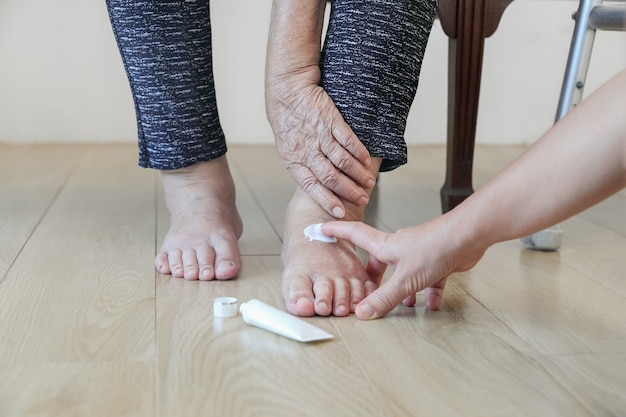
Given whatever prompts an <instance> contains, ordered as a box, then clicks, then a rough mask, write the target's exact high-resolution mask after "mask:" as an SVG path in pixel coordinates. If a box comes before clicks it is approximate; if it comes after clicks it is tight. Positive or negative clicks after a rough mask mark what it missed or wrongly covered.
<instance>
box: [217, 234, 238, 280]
mask: <svg viewBox="0 0 626 417" xmlns="http://www.w3.org/2000/svg"><path fill="white" fill-rule="evenodd" d="M214 250H215V278H217V279H231V278H234V277H236V276H237V274H238V273H239V269H240V263H239V248H238V246H237V239H236V238H235V237H234V236H229V237H227V238H224V239H221V240H220V241H218V242H216V244H215V246H214Z"/></svg>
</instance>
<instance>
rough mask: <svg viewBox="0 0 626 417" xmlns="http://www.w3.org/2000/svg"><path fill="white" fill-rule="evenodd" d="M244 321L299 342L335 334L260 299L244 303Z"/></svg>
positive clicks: (242, 307)
mask: <svg viewBox="0 0 626 417" xmlns="http://www.w3.org/2000/svg"><path fill="white" fill-rule="evenodd" d="M239 311H240V312H241V315H242V317H243V321H245V322H246V323H248V324H251V325H253V326H256V327H260V328H262V329H265V330H269V331H270V332H273V333H276V334H279V335H281V336H285V337H288V338H290V339H293V340H297V341H298V342H313V341H316V340H325V339H332V338H333V335H332V334H330V333H327V332H325V331H324V330H322V329H320V328H319V327H315V326H313V325H312V324H309V323H307V322H306V321H303V320H300V319H299V318H297V317H295V316H292V315H291V314H288V313H285V312H284V311H281V310H278V309H277V308H274V307H272V306H270V305H268V304H265V303H264V302H262V301H259V300H254V299H253V300H250V301H248V302H247V303H242V304H241V306H240V307H239Z"/></svg>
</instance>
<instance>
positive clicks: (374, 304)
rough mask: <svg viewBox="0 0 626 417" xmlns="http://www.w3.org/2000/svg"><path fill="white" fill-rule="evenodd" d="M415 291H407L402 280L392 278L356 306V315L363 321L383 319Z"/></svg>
mask: <svg viewBox="0 0 626 417" xmlns="http://www.w3.org/2000/svg"><path fill="white" fill-rule="evenodd" d="M414 293H415V291H413V290H412V289H407V287H406V285H403V283H402V279H400V278H396V279H394V277H393V276H392V277H391V278H390V279H389V281H387V282H386V283H384V284H383V285H382V286H381V287H380V288H379V289H377V290H376V291H374V292H373V293H371V294H370V295H369V296H367V297H366V298H365V300H363V301H361V302H360V303H359V305H357V306H356V309H355V314H356V316H357V317H358V318H359V319H361V320H372V319H377V318H380V317H383V316H384V315H385V314H387V313H389V312H390V311H391V310H393V309H394V308H396V306H397V305H398V304H400V302H402V300H403V299H405V298H406V297H408V296H409V295H411V294H414Z"/></svg>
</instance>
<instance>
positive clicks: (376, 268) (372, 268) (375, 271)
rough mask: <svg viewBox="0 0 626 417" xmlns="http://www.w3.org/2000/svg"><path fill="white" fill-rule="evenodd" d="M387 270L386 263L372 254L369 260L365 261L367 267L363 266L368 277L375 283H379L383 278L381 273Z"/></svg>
mask: <svg viewBox="0 0 626 417" xmlns="http://www.w3.org/2000/svg"><path fill="white" fill-rule="evenodd" d="M386 270H387V264H386V263H384V262H383V261H381V260H379V259H378V258H376V257H375V256H374V255H370V257H369V260H368V261H367V267H365V271H366V272H367V275H368V276H369V277H370V279H371V280H372V281H373V282H374V283H375V284H376V285H379V284H380V282H381V281H382V279H383V275H384V274H385V271H386Z"/></svg>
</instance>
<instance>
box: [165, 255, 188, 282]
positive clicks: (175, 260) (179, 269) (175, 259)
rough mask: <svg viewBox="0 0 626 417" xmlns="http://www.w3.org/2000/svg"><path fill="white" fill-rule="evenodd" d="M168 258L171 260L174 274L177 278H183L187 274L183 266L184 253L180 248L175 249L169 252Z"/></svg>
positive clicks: (170, 266) (171, 268)
mask: <svg viewBox="0 0 626 417" xmlns="http://www.w3.org/2000/svg"><path fill="white" fill-rule="evenodd" d="M167 259H168V262H169V269H170V272H171V274H172V276H174V277H176V278H183V276H184V274H185V268H184V267H183V253H182V251H181V250H179V249H174V250H171V251H168V252H167Z"/></svg>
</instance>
